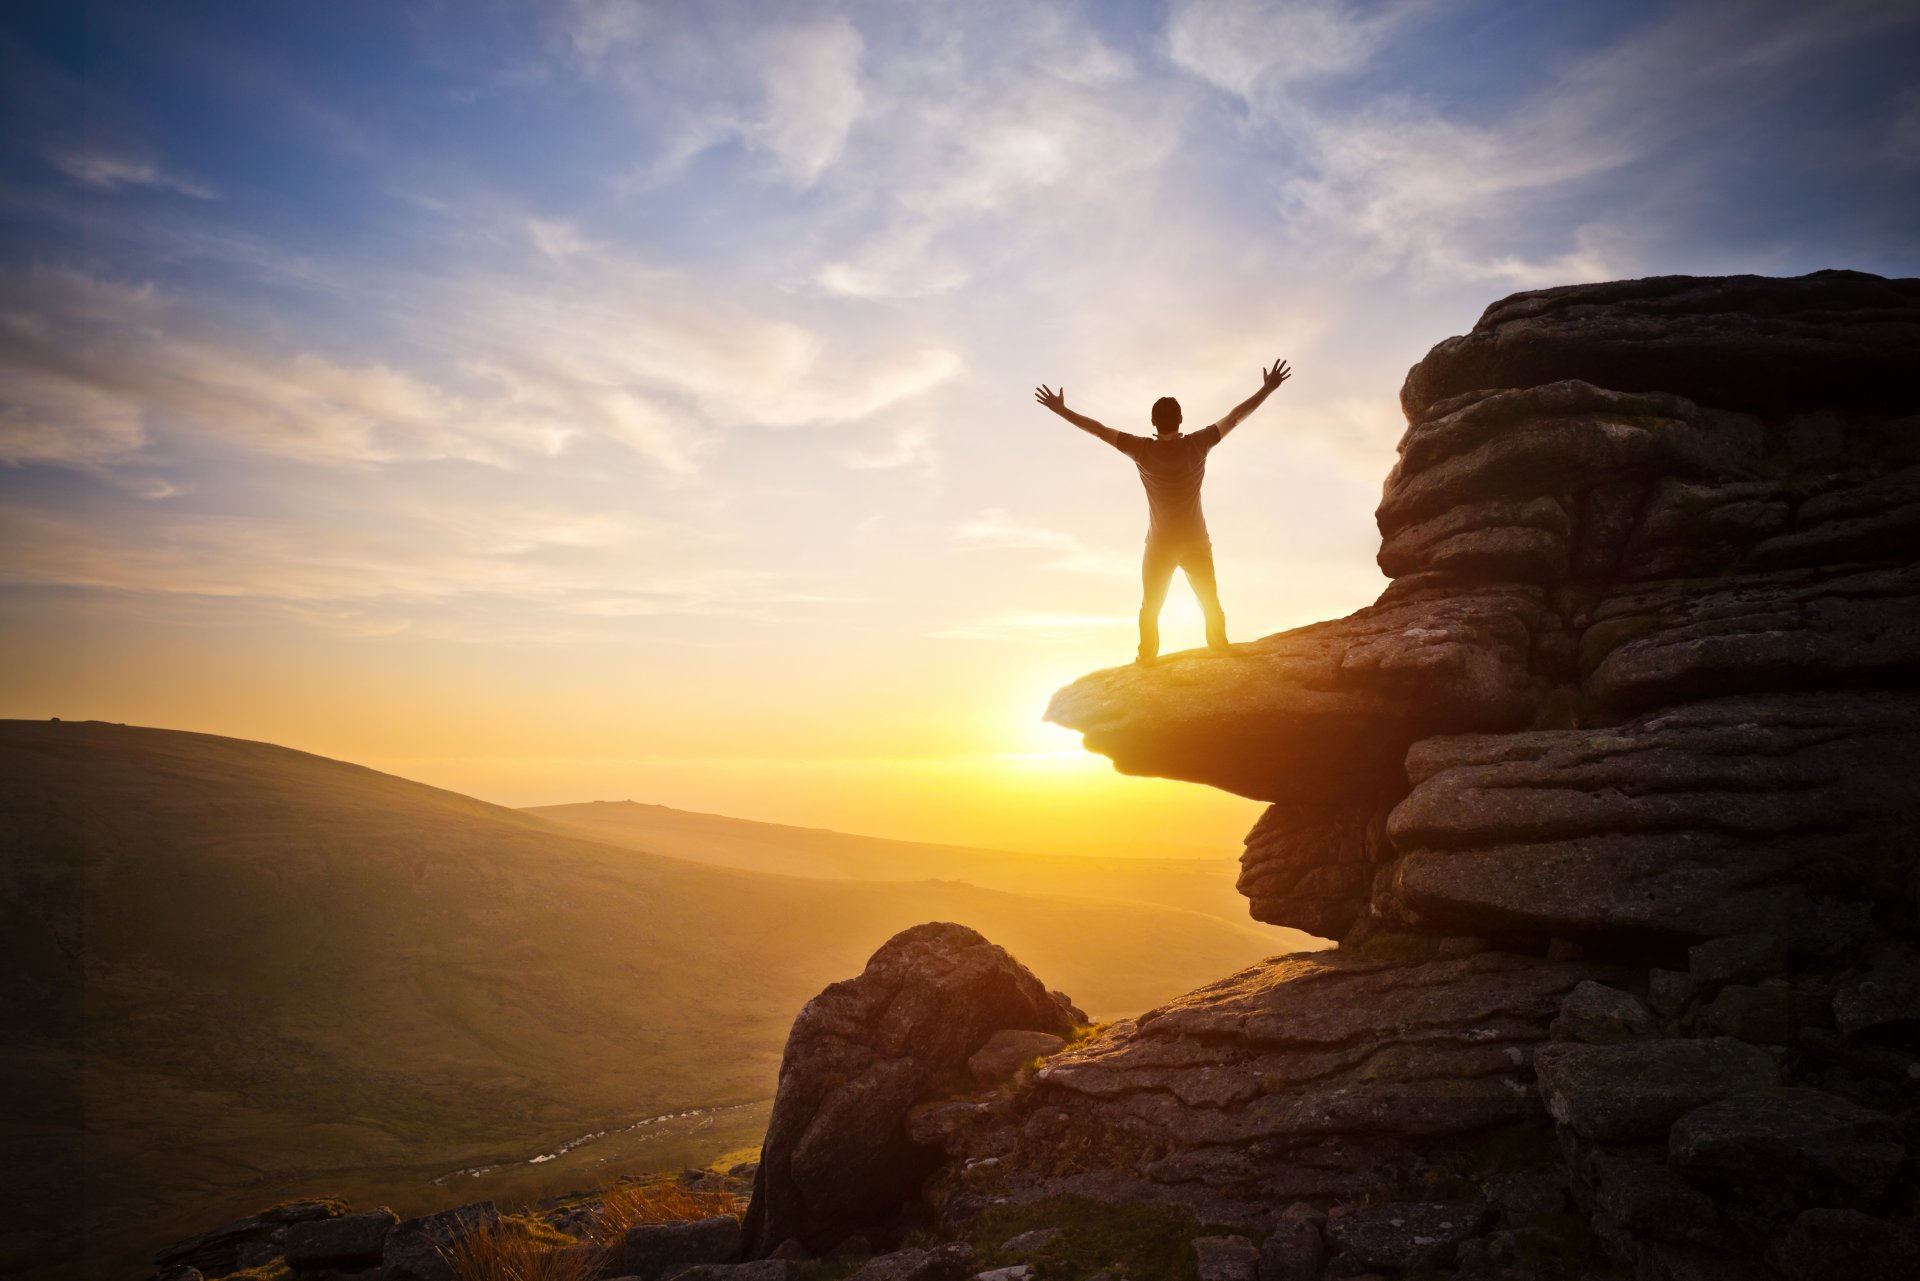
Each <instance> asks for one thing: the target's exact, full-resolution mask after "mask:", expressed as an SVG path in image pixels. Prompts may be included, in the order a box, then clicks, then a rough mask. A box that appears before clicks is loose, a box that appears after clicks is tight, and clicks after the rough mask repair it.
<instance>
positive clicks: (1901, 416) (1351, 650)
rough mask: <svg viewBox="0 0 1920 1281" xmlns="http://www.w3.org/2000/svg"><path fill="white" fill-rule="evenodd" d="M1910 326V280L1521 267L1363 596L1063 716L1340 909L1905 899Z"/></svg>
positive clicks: (1915, 427) (1451, 911) (1267, 902)
mask: <svg viewBox="0 0 1920 1281" xmlns="http://www.w3.org/2000/svg"><path fill="white" fill-rule="evenodd" d="M1917 357H1920V281H1889V280H1882V279H1879V278H1878V277H1872V276H1864V275H1861V274H1859V273H1854V272H1820V273H1816V274H1815V275H1812V276H1805V277H1800V278H1798V279H1793V280H1768V279H1764V278H1760V277H1735V278H1728V279H1693V278H1687V277H1665V278H1660V279H1656V280H1645V281H1622V282H1617V283H1614V284H1607V285H1588V286H1575V287H1571V288H1567V289H1556V290H1545V291H1539V292H1536V293H1530V294H1520V295H1516V296H1515V297H1513V298H1510V299H1507V300H1505V301H1503V302H1501V303H1497V304H1495V305H1494V306H1493V307H1491V308H1489V309H1488V310H1487V313H1486V315H1485V316H1483V317H1482V318H1481V321H1480V323H1479V324H1478V325H1477V326H1475V328H1474V331H1473V332H1472V333H1471V334H1468V335H1466V336H1465V337H1462V338H1455V339H1450V340H1448V341H1447V342H1443V343H1441V344H1440V345H1439V346H1438V347H1436V348H1435V349H1434V351H1433V352H1432V353H1431V354H1430V355H1429V356H1428V357H1427V358H1426V359H1425V360H1423V361H1422V362H1421V363H1420V364H1419V365H1417V366H1415V367H1414V369H1413V371H1412V372H1411V373H1410V374H1409V375H1408V378H1407V384H1406V388H1405V390H1404V391H1403V393H1402V402H1403V405H1404V406H1405V408H1406V410H1407V414H1408V428H1407V433H1406V436H1405V438H1404V439H1403V440H1402V442H1401V445H1400V451H1399V459H1398V461H1397V463H1396V465H1395V466H1394V468H1393V471H1392V474H1391V475H1389V476H1388V478H1387V482H1386V487H1385V490H1384V493H1383V496H1382V499H1381V503H1380V507H1379V511H1378V513H1377V515H1378V520H1379V525H1380V532H1381V550H1380V565H1381V568H1382V569H1383V570H1385V571H1386V572H1387V574H1388V575H1389V576H1390V577H1391V578H1392V579H1393V580H1394V581H1393V583H1392V584H1391V586H1390V587H1389V588H1388V589H1387V591H1386V593H1385V594H1384V595H1383V596H1382V597H1381V599H1380V601H1379V603H1378V604H1376V605H1373V606H1371V607H1369V608H1367V609H1363V610H1361V611H1360V612H1358V613H1356V614H1354V615H1352V616H1350V617H1348V618H1345V619H1341V620H1339V621H1337V622H1331V623H1321V624H1317V625H1315V626H1312V627H1307V628H1302V629H1300V630H1298V631H1294V632H1288V633H1284V634H1282V635H1279V636H1273V637H1268V638H1267V639H1265V640H1262V641H1257V642H1254V643H1252V644H1249V645H1244V646H1239V647H1236V650H1235V652H1234V655H1233V657H1232V658H1231V659H1230V660H1221V659H1216V658H1211V657H1207V658H1200V657H1177V658H1174V659H1172V660H1170V661H1168V662H1166V663H1164V664H1162V665H1160V666H1158V667H1153V668H1137V667H1130V668H1123V669H1116V670H1113V671H1108V672H1101V673H1096V674H1095V675H1093V676H1090V677H1087V678H1085V679H1083V680H1081V681H1079V682H1077V683H1076V684H1074V685H1072V686H1070V687H1068V688H1067V689H1065V690H1062V691H1061V692H1060V694H1059V695H1057V696H1056V698H1055V699H1054V702H1053V705H1052V707H1051V708H1050V709H1049V712H1048V715H1049V717H1050V718H1051V719H1053V720H1056V721H1058V722H1060V723H1062V724H1065V725H1069V726H1071V727H1073V728H1076V729H1079V730H1081V731H1082V732H1083V733H1084V734H1085V736H1086V743H1087V746H1088V747H1090V748H1091V749H1093V750H1095V751H1100V752H1105V753H1107V754H1109V755H1111V756H1112V757H1113V758H1114V761H1115V764H1116V765H1117V766H1119V768H1121V769H1122V770H1125V771H1128V772H1134V773H1149V774H1159V775H1164V776H1167V777H1171V778H1184V779H1190V780H1193V781H1196V782H1204V783H1209V784H1211V785H1213V786H1217V787H1223V788H1226V789H1228V790H1231V791H1236V792H1239V793H1241V794H1242V795H1246V796H1252V797H1256V798H1260V799H1264V800H1269V801H1272V802H1274V803H1275V804H1274V806H1273V808H1272V809H1271V810H1270V811H1269V813H1268V814H1267V816H1266V817H1265V818H1263V819H1262V820H1261V822H1260V823H1259V824H1258V825H1257V826H1256V827H1255V828H1254V829H1253V831H1252V832H1251V833H1250V834H1249V835H1248V838H1247V849H1246V855H1245V858H1244V873H1243V875H1242V877H1241V888H1242V890H1243V891H1244V892H1245V893H1246V894H1247V895H1248V897H1249V898H1250V900H1251V901H1252V909H1253V914H1254V915H1255V916H1256V917H1258V918H1260V919H1262V920H1266V921H1272V922H1274V923H1277V924H1286V925H1294V926H1298V927H1300V928H1303V929H1309V930H1313V931H1315V932H1317V933H1319V934H1322V935H1325V936H1330V937H1341V936H1344V935H1347V934H1349V933H1350V932H1354V931H1358V932H1359V933H1360V934H1361V935H1364V934H1365V933H1366V932H1368V931H1370V930H1374V929H1380V928H1401V929H1404V928H1416V929H1446V930H1454V931H1461V932H1472V933H1475V934H1479V935H1491V936H1495V937H1503V938H1509V939H1515V940H1519V939H1525V938H1546V937H1551V936H1555V935H1558V936H1562V937H1569V938H1585V939H1589V940H1591V939H1596V938H1599V937H1601V936H1614V935H1616V934H1617V933H1618V932H1621V931H1639V932H1643V933H1645V934H1648V935H1655V936H1661V937H1670V938H1691V939H1705V938H1711V937H1715V936H1719V935H1723V934H1728V933H1735V932H1742V931H1750V930H1759V931H1767V932H1771V933H1774V934H1778V935H1781V936H1783V937H1785V938H1786V939H1788V941H1789V943H1790V945H1791V946H1793V947H1795V948H1796V949H1800V950H1803V951H1822V950H1831V949H1833V948H1836V947H1844V946H1846V945H1849V944H1852V943H1854V942H1857V941H1858V940H1859V939H1861V938H1862V937H1864V936H1865V935H1866V934H1867V933H1869V932H1870V930H1869V926H1868V924H1867V922H1868V918H1869V917H1871V916H1872V915H1873V914H1874V913H1876V912H1878V913H1879V914H1880V916H1881V917H1883V918H1884V917H1886V916H1887V915H1888V913H1892V914H1894V915H1895V916H1898V917H1899V918H1900V919H1902V920H1908V921H1910V920H1911V918H1912V916H1913V913H1914V910H1915V905H1914V902H1913V897H1912V891H1913V887H1912V886H1910V885H1905V884H1895V883H1890V882H1889V881H1888V880H1887V875H1888V873H1889V871H1890V870H1891V869H1890V868H1889V862H1890V861H1897V859H1893V860H1890V856H1889V847H1893V846H1898V844H1899V843H1900V842H1901V841H1902V840H1903V839H1904V838H1903V837H1902V835H1901V834H1902V833H1904V832H1906V831H1909V830H1911V828H1912V825H1913V822H1914V820H1915V818H1916V805H1917V804H1920V801H1916V796H1920V793H1916V790H1915V789H1914V788H1912V787H1911V786H1910V785H1909V783H1908V780H1910V779H1911V778H1912V777H1913V774H1914V771H1915V768H1916V766H1920V739H1917V738H1916V737H1915V735H1914V733H1913V731H1912V729H1911V727H1912V726H1913V725H1914V723H1915V721H1914V717H1913V712H1914V710H1915V709H1916V701H1915V700H1916V699H1917V698H1920V680H1917V679H1916V677H1920V626H1916V625H1915V624H1916V622H1920V564H1916V555H1915V553H1916V551H1920V394H1916V392H1915V391H1914V389H1913V385H1912V379H1911V373H1910V371H1911V369H1912V368H1913V367H1914V364H1915V361H1916V358H1917ZM1762 838H1764V839H1762ZM1545 887H1552V890H1553V892H1551V893H1545V892H1542V890H1543V888H1545Z"/></svg>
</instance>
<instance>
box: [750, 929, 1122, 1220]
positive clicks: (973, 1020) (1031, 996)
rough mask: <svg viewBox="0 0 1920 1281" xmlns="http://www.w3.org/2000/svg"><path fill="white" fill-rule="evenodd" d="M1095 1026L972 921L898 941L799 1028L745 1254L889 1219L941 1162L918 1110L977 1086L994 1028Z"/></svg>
mask: <svg viewBox="0 0 1920 1281" xmlns="http://www.w3.org/2000/svg"><path fill="white" fill-rule="evenodd" d="M1085 1021H1086V1016H1085V1015H1083V1014H1081V1013H1080V1011H1079V1010H1077V1009H1075V1008H1074V1007H1073V1005H1072V1003H1071V1002H1069V1001H1068V1000H1067V999H1066V998H1065V997H1063V996H1061V995H1059V994H1058V993H1049V992H1048V991H1047V989H1046V988H1045V987H1044V986H1042V984H1041V983H1040V981H1039V980H1038V979H1036V978H1034V976H1033V975H1032V974H1031V973H1029V972H1028V971H1027V969H1026V968H1025V967H1024V966H1022V965H1021V964H1020V963H1019V962H1018V961H1016V960H1014V959H1013V958H1012V957H1011V956H1008V955H1007V954H1006V952H1004V951H1003V950H1001V949H1000V948H998V947H995V946H994V945H993V944H992V943H989V942H987V940H986V939H984V938H982V937H980V935H978V934H976V933H975V932H974V931H972V930H970V929H967V928H966V927H965V926H961V925H947V924H933V925H918V926H915V927H914V928H912V929H910V930H904V931H902V932H901V933H899V934H896V935H895V936H894V937H893V938H891V939H889V940H888V941H887V943H886V944H885V945H884V946H883V947H881V949H880V950H879V951H878V952H875V953H874V955H873V959H872V960H870V961H868V962H867V968H866V969H865V971H863V972H862V973H861V974H860V975H859V976H858V977H857V978H852V979H848V980H846V981H845V982H841V983H835V984H834V985H833V986H832V987H829V988H827V989H826V990H825V991H824V992H822V993H820V995H819V996H816V997H815V998H814V999H813V1000H811V1001H809V1002H808V1003H807V1005H806V1008H804V1009H802V1010H801V1011H800V1016H799V1018H797V1019H795V1020H794V1025H793V1032H792V1035H791V1036H790V1037H789V1038H788V1040H787V1048H786V1052H785V1054H784V1055H783V1056H782V1058H781V1062H780V1082H779V1087H778V1090H777V1092H776V1093H775V1095H774V1102H773V1114H772V1116H771V1118H770V1119H769V1121H768V1126H767V1138H766V1142H765V1144H764V1145H763V1147H762V1149H761V1158H760V1168H759V1170H758V1172H757V1174H756V1175H755V1178H754V1185H753V1201H752V1204H751V1206H750V1207H749V1208H748V1211H747V1217H746V1224H745V1230H746V1253H747V1256H748V1257H749V1258H755V1257H764V1256H766V1255H768V1254H771V1253H772V1252H773V1251H774V1250H775V1249H777V1248H778V1247H780V1246H781V1245H782V1244H783V1243H785V1242H787V1241H788V1240H789V1239H791V1240H794V1241H796V1242H798V1244H799V1245H800V1246H801V1247H804V1248H805V1249H807V1250H809V1251H811V1252H814V1253H820V1252H824V1251H827V1250H830V1249H832V1248H833V1247H834V1246H836V1245H838V1244H839V1243H840V1242H841V1241H842V1240H843V1239H844V1238H846V1237H848V1236H851V1235H852V1234H854V1233H856V1232H859V1231H862V1230H864V1229H868V1228H872V1227H875V1226H878V1225H884V1224H886V1223H887V1222H888V1221H889V1220H890V1219H891V1218H892V1216H893V1214H894V1212H895V1211H897V1210H898V1209H899V1207H900V1206H901V1204H902V1203H903V1202H905V1201H907V1200H910V1199H912V1198H913V1196H914V1195H915V1193H916V1191H917V1190H918V1188H919V1186H920V1184H921V1183H922V1181H923V1180H924V1179H925V1178H926V1176H927V1173H928V1172H929V1171H930V1170H931V1169H932V1167H933V1165H934V1163H935V1161H936V1159H937V1152H935V1151H934V1150H932V1149H929V1148H926V1147H924V1146H922V1145H920V1144H918V1143H916V1142H915V1141H914V1139H913V1138H912V1137H911V1136H910V1135H909V1134H908V1132H907V1124H906V1121H907V1113H908V1111H909V1110H910V1109H911V1108H913V1106H914V1105H915V1104H918V1103H921V1102H924V1101H925V1100H926V1099H927V1098H928V1097H929V1096H930V1095H931V1094H933V1093H935V1092H938V1091H942V1090H944V1091H947V1092H951V1091H952V1090H953V1089H955V1088H956V1087H957V1086H960V1085H962V1084H963V1083H964V1084H966V1085H969V1086H970V1085H971V1083H972V1078H971V1076H970V1075H969V1073H968V1060H969V1059H970V1058H971V1057H973V1056H974V1055H975V1054H977V1053H978V1052H979V1051H980V1050H981V1049H982V1048H983V1047H985V1046H986V1045H987V1043H988V1042H989V1040H991V1039H992V1037H993V1036H994V1034H995V1033H997V1032H1001V1031H1003V1030H1006V1029H1016V1030H1020V1031H1026V1032H1044V1033H1050V1034H1052V1035H1054V1036H1059V1037H1065V1036H1068V1035H1070V1034H1071V1033H1072V1032H1073V1030H1074V1029H1075V1028H1076V1027H1078V1026H1079V1025H1081V1024H1083V1023H1085Z"/></svg>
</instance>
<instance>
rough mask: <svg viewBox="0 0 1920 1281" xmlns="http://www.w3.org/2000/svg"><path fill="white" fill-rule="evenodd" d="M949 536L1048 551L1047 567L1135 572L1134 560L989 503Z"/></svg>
mask: <svg viewBox="0 0 1920 1281" xmlns="http://www.w3.org/2000/svg"><path fill="white" fill-rule="evenodd" d="M953 537H954V539H955V541H957V542H961V543H966V544H969V545H971V546H975V547H991V548H999V549H1006V550H1014V551H1038V552H1046V553H1048V555H1047V556H1046V558H1045V559H1044V560H1043V561H1042V562H1041V563H1042V564H1043V565H1044V566H1045V567H1046V568H1048V569H1060V570H1067V571H1069V572H1072V573H1077V574H1103V575H1113V576H1130V575H1132V574H1135V573H1137V572H1139V563H1138V561H1137V560H1130V559H1128V558H1125V557H1121V556H1113V555H1107V554H1103V553H1100V552H1095V551H1093V550H1091V549H1089V548H1088V547H1087V545H1086V544H1085V543H1083V542H1081V541H1080V539H1079V538H1078V537H1077V536H1075V535H1073V534H1069V533H1066V532H1065V531H1063V530H1058V529H1048V528H1047V527H1046V526H1044V525H1029V524H1025V523H1023V522H1021V521H1018V520H1016V519H1014V517H1013V515H1012V514H1011V513H1010V512H1008V511H1007V510H1006V509H1005V508H1001V507H989V508H988V509H987V510H985V511H983V512H981V513H980V514H979V515H977V516H974V517H973V518H971V519H970V520H967V521H966V522H964V523H963V524H961V525H960V527H959V528H957V529H955V530H954V532H953Z"/></svg>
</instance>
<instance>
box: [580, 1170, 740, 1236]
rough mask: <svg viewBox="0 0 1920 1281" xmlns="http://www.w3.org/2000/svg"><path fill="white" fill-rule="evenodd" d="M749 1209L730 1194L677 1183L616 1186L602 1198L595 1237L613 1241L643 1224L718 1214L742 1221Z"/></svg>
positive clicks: (661, 1181) (655, 1181) (673, 1180)
mask: <svg viewBox="0 0 1920 1281" xmlns="http://www.w3.org/2000/svg"><path fill="white" fill-rule="evenodd" d="M745 1211H746V1207H745V1206H743V1205H741V1204H740V1198H738V1197H737V1196H735V1195H734V1194H733V1193H731V1192H696V1191H694V1190H693V1189H692V1188H688V1187H686V1186H684V1185H683V1184H681V1183H680V1182H679V1181H678V1180H677V1179H658V1180H653V1181H650V1182H645V1183H616V1184H615V1185H614V1186H612V1187H610V1188H608V1189H607V1190H606V1194H605V1195H604V1196H602V1197H601V1198H600V1210H599V1213H598V1214H597V1215H596V1216H595V1218H594V1235H596V1236H598V1237H599V1238H600V1239H601V1240H602V1241H613V1240H617V1239H618V1238H619V1237H621V1236H623V1235H625V1233H626V1230H627V1229H628V1228H632V1227H638V1226H639V1225H640V1224H642V1223H671V1222H675V1221H677V1220H683V1219H710V1218H712V1217H713V1216H714V1215H716V1214H731V1215H733V1216H734V1217H735V1218H739V1217H740V1215H741V1214H743V1213H745Z"/></svg>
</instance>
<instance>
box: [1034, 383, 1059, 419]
mask: <svg viewBox="0 0 1920 1281" xmlns="http://www.w3.org/2000/svg"><path fill="white" fill-rule="evenodd" d="M1033 398H1034V399H1035V400H1037V401H1039V402H1040V403H1041V404H1043V405H1045V406H1046V407H1047V408H1048V409H1051V410H1052V411H1053V412H1054V413H1056V414H1064V413H1066V412H1067V389H1066V388H1065V387H1062V388H1061V389H1060V390H1059V391H1055V390H1053V388H1051V387H1049V386H1047V385H1046V384H1045V383H1041V384H1040V385H1039V386H1038V387H1035V388H1034V389H1033Z"/></svg>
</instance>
